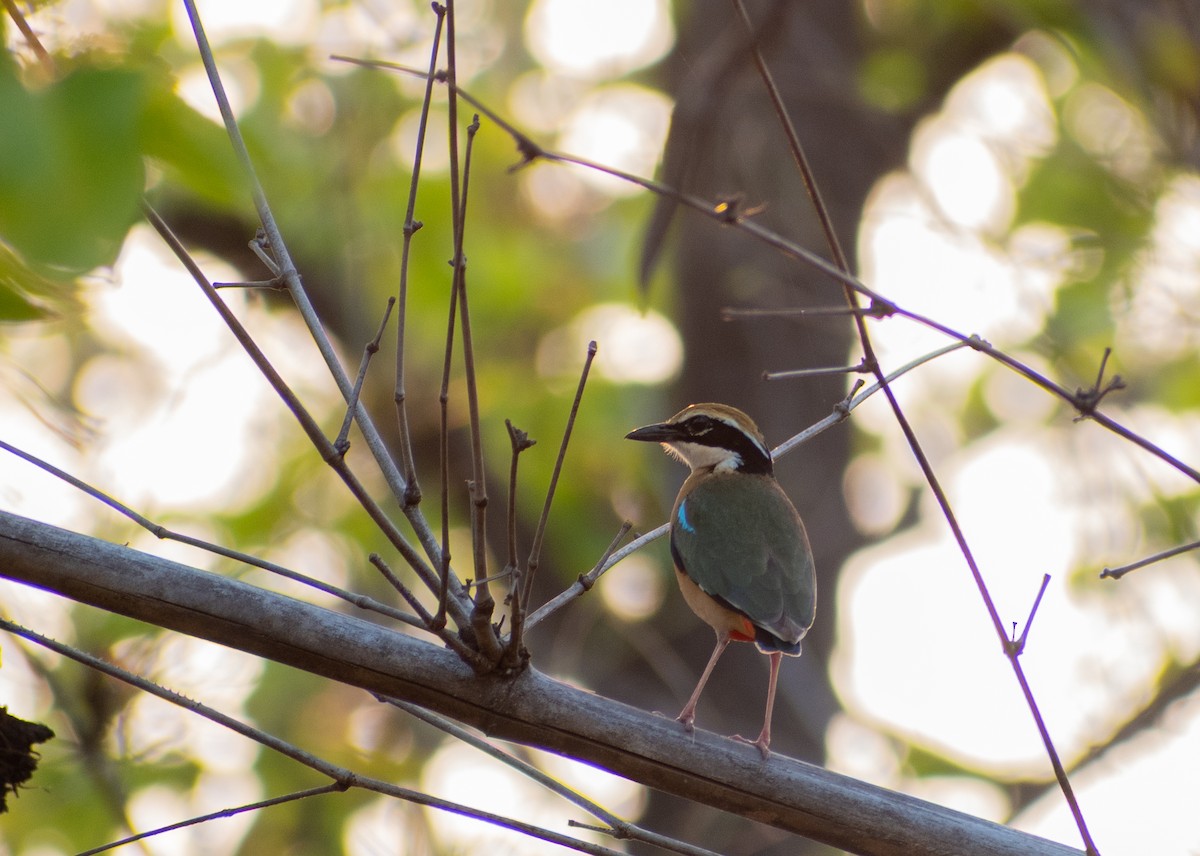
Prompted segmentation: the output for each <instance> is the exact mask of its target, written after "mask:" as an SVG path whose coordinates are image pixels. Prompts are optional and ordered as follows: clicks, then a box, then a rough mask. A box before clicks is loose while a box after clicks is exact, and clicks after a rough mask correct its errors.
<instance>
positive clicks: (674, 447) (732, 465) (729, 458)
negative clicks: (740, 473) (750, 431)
mask: <svg viewBox="0 0 1200 856" xmlns="http://www.w3.org/2000/svg"><path fill="white" fill-rule="evenodd" d="M662 446H663V448H664V449H666V450H667V453H668V454H669V455H671V456H672V457H674V458H678V459H679V460H681V461H683V462H684V463H685V464H687V465H688V466H689V467H691V468H692V469H693V470H704V469H708V468H709V467H712V470H713V472H717V473H720V472H727V471H730V470H736V469H737V468H738V467H739V466H741V463H742V456H741V455H739V454H738V453H737V452H731V451H729V449H721V448H718V447H717V446H701V445H700V444H699V443H681V442H678V441H677V442H674V443H663V444H662Z"/></svg>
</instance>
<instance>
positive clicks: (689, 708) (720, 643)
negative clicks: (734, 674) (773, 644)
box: [675, 633, 729, 731]
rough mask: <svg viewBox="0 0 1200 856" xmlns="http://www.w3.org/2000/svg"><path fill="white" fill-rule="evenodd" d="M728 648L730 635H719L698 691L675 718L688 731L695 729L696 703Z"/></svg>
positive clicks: (695, 691)
mask: <svg viewBox="0 0 1200 856" xmlns="http://www.w3.org/2000/svg"><path fill="white" fill-rule="evenodd" d="M728 646H729V634H728V633H718V634H717V647H716V648H713V652H712V656H711V657H709V658H708V665H707V666H705V667H704V674H703V675H701V676H700V682H699V683H698V684H696V689H695V690H693V691H692V697H691V698H690V699H688V702H687V704H685V705H684V706H683V710H681V711H679V716H677V717H675V720H676V721H677V722H682V723H683V727H684V729H685V730H687V731H691V730H692V729H693V728H694V727H695V726H694V723H695V721H696V702H698V701H700V693H701V692H703V691H704V685H705V684H707V683H708V677H709V675H711V674H712V670H713V667H714V666H716V665H717V660H720V659H721V655H722V654H724V653H725V649H726V648H727V647H728Z"/></svg>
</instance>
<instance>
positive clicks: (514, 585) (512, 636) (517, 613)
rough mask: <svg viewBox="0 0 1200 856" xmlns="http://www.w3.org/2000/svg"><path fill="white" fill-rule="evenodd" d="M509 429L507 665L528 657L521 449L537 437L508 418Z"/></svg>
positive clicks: (514, 666)
mask: <svg viewBox="0 0 1200 856" xmlns="http://www.w3.org/2000/svg"><path fill="white" fill-rule="evenodd" d="M504 426H505V427H506V428H507V429H508V439H509V444H510V445H511V447H512V461H511V464H510V466H509V473H508V538H507V539H506V540H507V542H508V561H507V562H506V563H505V570H506V571H507V572H508V573H509V574H510V575H511V577H512V581H511V583H510V586H509V595H508V597H509V601H510V603H509V611H510V614H511V615H512V622H511V629H510V630H509V641H508V642H507V643H506V644H505V646H504V659H503V665H504V667H505V668H506V669H515V668H519V667H520V665H521V663H522V661H523V659H524V658H525V648H524V642H523V639H522V627H523V621H524V616H525V608H524V607H525V605H524V603H523V602H522V598H521V589H522V586H521V576H522V575H521V566H520V564H519V562H518V559H517V463H518V462H519V460H520V458H521V453H522V452H524V451H525V450H527V449H529V448H530V447H532V446H533V445H534V444H535V443H536V442H537V440H531V439H530V438H529V435H528V434H526V433H525V432H524V431H522V430H521V429H520V428H518V427H516V426H515V425H513V424H512V422H511V421H509V420H508V419H505V420H504Z"/></svg>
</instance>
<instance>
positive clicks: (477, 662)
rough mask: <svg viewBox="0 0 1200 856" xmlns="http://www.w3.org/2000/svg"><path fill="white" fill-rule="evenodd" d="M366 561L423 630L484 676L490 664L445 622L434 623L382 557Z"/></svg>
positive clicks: (374, 555) (370, 556)
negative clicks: (390, 587)
mask: <svg viewBox="0 0 1200 856" xmlns="http://www.w3.org/2000/svg"><path fill="white" fill-rule="evenodd" d="M367 561H369V562H370V563H371V564H372V565H374V566H375V568H376V569H377V570H378V571H379V573H380V574H382V575H383V578H384V579H386V580H387V581H388V582H389V583H391V584H392V587H393V588H395V589H396V591H398V592H400V596H401V597H403V598H404V599H405V600H406V601H408V605H409V606H411V607H412V608H413V610H414V611H415V612H416V613H417V616H418V618H420V620H421V626H422V627H423V628H424V629H426V630H428V631H429V632H430V633H433V634H435V635H436V636H437V637H438V638H439V639H441V640H442V641H443V642H444V643H446V647H447V648H449V649H451V650H452V651H454V653H455V654H458V656H460V657H462V658H463V662H465V663H467V665H469V666H470V667H471V668H472V669H474V670H475V671H476V672H478V673H479V674H484V673H486V672H487V671H488V669H489V667H490V664H489V663H488V662H487V661H486V660H485V659H484V658H483V657H481V656H479V652H477V651H472V650H471V649H470V648H468V647H467V646H466V645H465V644H463V641H462V640H461V639H459V638H458V637H457V636H456V635H454V634H453V633H451V632H450V631H449V630H447V629H446V624H445V622H442V624H440V625H439V624H438V623H437V622H436V621H434V616H432V615H430V614H429V610H427V609H426V608H425V605H424V604H422V603H421V600H420V598H418V597H417V596H416V595H415V594H413V592H412V589H410V588H409V587H408V586H406V585H405V584H404V582H403V581H402V580H401V579H400V578H399V577H398V576H396V573H395V571H393V570H392V569H391V568H390V567H389V566H388V563H387V562H385V561H384V560H383V557H382V556H380V555H379V554H378V553H371V554H370V555H369V556H368V557H367Z"/></svg>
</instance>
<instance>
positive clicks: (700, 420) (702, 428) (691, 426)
mask: <svg viewBox="0 0 1200 856" xmlns="http://www.w3.org/2000/svg"><path fill="white" fill-rule="evenodd" d="M714 424H715V423H714V422H713V420H712V419H711V418H709V417H708V416H693V417H692V418H691V419H689V420H688V421H687V422H685V423H684V425H685V426H686V427H687V432H688V433H689V434H691V435H692V436H693V437H700V436H702V435H704V434H707V433H708V432H709V431H711V430H712V429H713V425H714Z"/></svg>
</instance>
